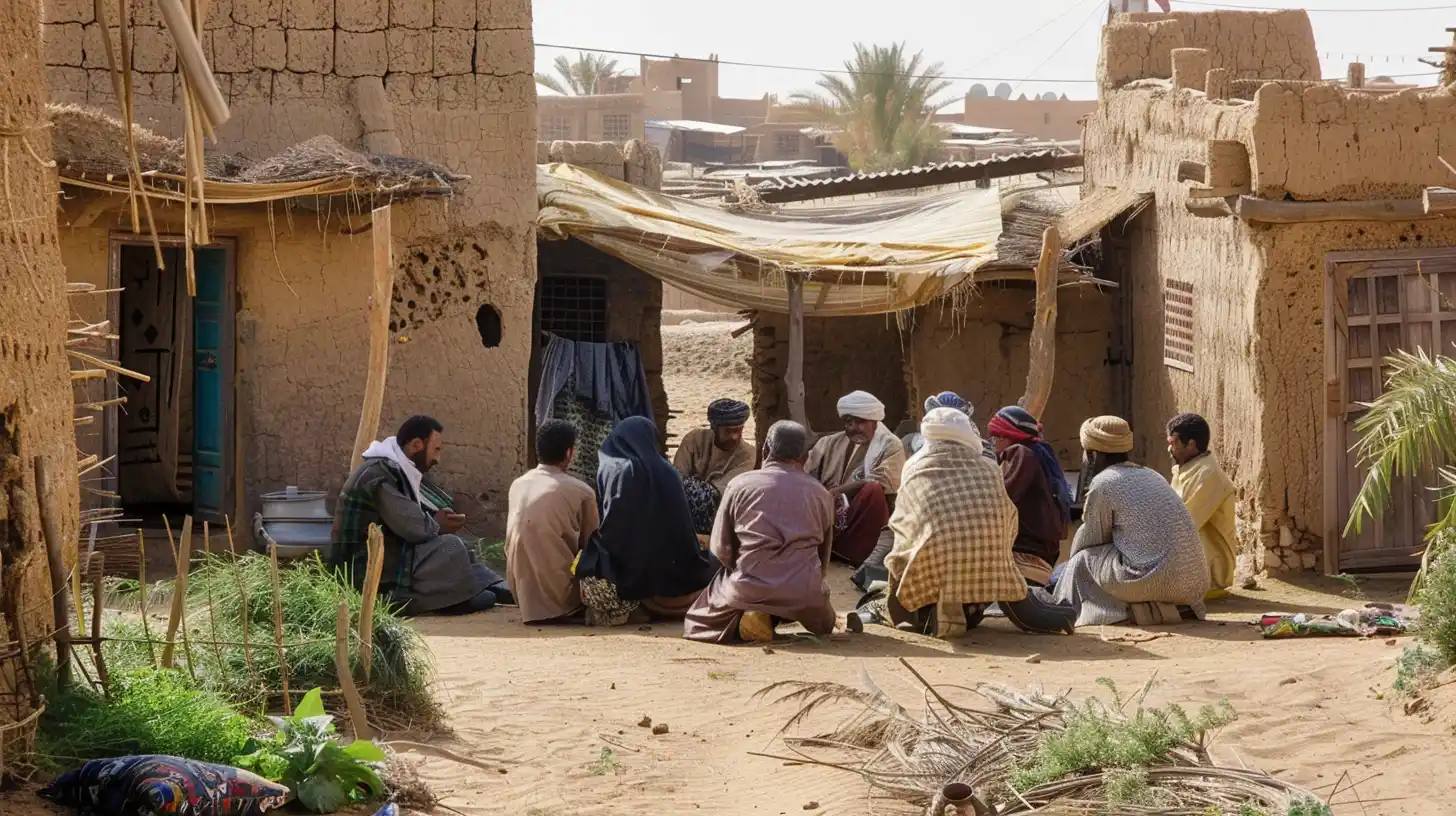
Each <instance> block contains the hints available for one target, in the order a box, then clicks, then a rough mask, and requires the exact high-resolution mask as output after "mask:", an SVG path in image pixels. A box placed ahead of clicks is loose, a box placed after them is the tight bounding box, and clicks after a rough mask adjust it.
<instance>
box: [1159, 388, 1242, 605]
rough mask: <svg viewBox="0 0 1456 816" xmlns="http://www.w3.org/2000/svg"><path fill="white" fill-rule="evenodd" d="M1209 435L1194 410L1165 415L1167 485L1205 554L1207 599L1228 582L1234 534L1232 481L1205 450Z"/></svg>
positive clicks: (1222, 590)
mask: <svg viewBox="0 0 1456 816" xmlns="http://www.w3.org/2000/svg"><path fill="white" fill-rule="evenodd" d="M1211 436H1212V434H1211V432H1210V431H1209V429H1208V422H1207V420H1205V419H1204V418H1203V417H1201V416H1199V415H1198V414H1179V415H1178V416H1175V417H1173V418H1172V419H1171V420H1169V421H1168V454H1169V455H1170V456H1172V457H1173V479H1172V483H1173V490H1174V491H1176V492H1177V493H1178V496H1179V498H1181V499H1183V504H1184V505H1185V506H1187V508H1188V513H1189V515H1191V516H1193V525H1194V526H1195V527H1197V528H1198V538H1199V539H1200V540H1201V541H1202V542H1203V555H1204V557H1205V558H1207V559H1208V572H1209V578H1210V588H1209V590H1208V599H1209V600H1211V599H1213V598H1220V597H1223V596H1224V595H1226V594H1228V588H1229V587H1231V586H1233V584H1234V563H1235V559H1236V557H1237V553H1238V550H1237V544H1235V542H1236V541H1238V539H1237V538H1235V537H1234V500H1235V495H1236V491H1235V490H1234V483H1233V481H1232V480H1230V479H1229V477H1228V476H1227V475H1226V474H1225V473H1224V472H1223V469H1222V468H1220V467H1219V466H1218V460H1217V459H1214V458H1213V454H1212V453H1210V452H1209V450H1208V442H1209V438H1210V437H1211Z"/></svg>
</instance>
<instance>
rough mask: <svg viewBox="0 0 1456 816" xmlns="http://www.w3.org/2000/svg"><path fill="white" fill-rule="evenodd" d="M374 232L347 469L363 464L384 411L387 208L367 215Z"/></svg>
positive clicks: (389, 295) (390, 282) (389, 279)
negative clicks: (358, 405)
mask: <svg viewBox="0 0 1456 816" xmlns="http://www.w3.org/2000/svg"><path fill="white" fill-rule="evenodd" d="M370 219H371V221H372V223H373V224H374V229H373V231H372V232H371V233H370V235H371V237H372V240H373V246H374V291H373V293H372V294H370V296H369V372H368V375H367V376H366V378H365V381H364V408H363V410H362V411H360V413H359V430H358V431H357V432H356V433H355V434H354V455H353V456H352V457H351V458H350V460H349V467H350V468H351V469H352V468H357V467H359V463H360V462H362V461H364V450H365V449H366V448H368V447H369V443H371V442H373V441H374V435H375V434H376V433H377V432H378V431H379V415H380V413H381V412H382V411H383V410H384V380H385V377H386V376H387V375H388V373H389V307H390V301H391V300H392V299H393V297H394V259H393V255H392V247H393V244H392V239H391V237H390V233H391V232H392V229H391V221H392V219H391V216H390V209H389V205H387V204H386V205H385V206H383V207H380V208H378V209H376V210H374V212H372V213H370Z"/></svg>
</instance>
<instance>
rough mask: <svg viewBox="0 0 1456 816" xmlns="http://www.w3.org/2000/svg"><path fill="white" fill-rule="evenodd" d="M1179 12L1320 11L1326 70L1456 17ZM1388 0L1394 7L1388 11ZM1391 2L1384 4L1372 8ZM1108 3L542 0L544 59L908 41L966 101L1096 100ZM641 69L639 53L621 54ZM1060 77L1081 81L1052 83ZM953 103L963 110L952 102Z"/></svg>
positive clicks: (747, 87)
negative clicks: (1049, 95) (989, 93)
mask: <svg viewBox="0 0 1456 816" xmlns="http://www.w3.org/2000/svg"><path fill="white" fill-rule="evenodd" d="M1172 4H1173V8H1174V10H1188V11H1195V10H1208V9H1209V8H1210V7H1213V6H1218V7H1224V8H1300V7H1302V6H1307V7H1309V8H1310V18H1311V19H1312V20H1313V22H1314V33H1315V40H1316V42H1317V43H1318V48H1319V50H1320V52H1321V54H1320V56H1321V59H1322V60H1323V62H1324V75H1325V76H1326V77H1336V76H1340V77H1342V76H1344V74H1345V66H1346V64H1348V63H1350V62H1354V61H1357V60H1358V61H1362V62H1364V63H1366V66H1367V67H1366V71H1367V75H1368V76H1370V77H1372V78H1373V77H1376V76H1380V75H1390V76H1401V75H1410V74H1417V73H1418V74H1419V75H1420V76H1419V78H1414V77H1413V78H1412V79H1411V80H1410V81H1422V82H1424V81H1427V80H1429V79H1430V77H1432V76H1434V71H1433V69H1431V68H1429V67H1427V66H1425V65H1422V64H1420V63H1419V62H1417V61H1416V58H1417V57H1429V56H1432V55H1430V54H1428V53H1427V51H1426V49H1427V48H1428V47H1429V46H1433V45H1449V44H1450V35H1449V34H1447V33H1446V30H1445V29H1446V27H1447V26H1456V2H1452V0H1445V1H1444V2H1443V0H1308V1H1307V2H1303V3H1301V2H1298V0H1207V1H1206V2H1199V3H1194V2H1191V0H1188V1H1187V2H1185V1H1184V0H1172ZM1382 7H1383V8H1382ZM1376 8H1381V10H1378V11H1372V10H1371V9H1376ZM1106 9H1107V0H1006V1H1004V2H1001V1H998V0H888V2H887V0H721V1H720V2H709V0H533V12H534V16H535V29H536V31H535V34H536V42H537V43H538V45H537V48H536V67H537V70H542V71H549V70H550V67H551V61H552V60H553V59H554V58H555V57H556V56H557V55H560V54H568V55H570V54H572V53H573V52H572V51H565V50H562V49H559V48H547V47H544V46H543V45H540V44H541V43H548V44H557V45H565V46H573V47H580V48H585V49H588V50H590V49H610V50H617V51H626V52H631V54H640V53H644V52H645V53H648V54H669V55H670V54H678V55H681V56H684V57H706V56H708V55H709V54H710V53H716V54H717V55H718V57H719V59H722V60H732V61H738V62H749V63H765V64H772V65H782V66H794V67H803V68H811V69H826V68H838V67H840V66H841V65H842V64H843V62H844V60H845V59H847V58H848V56H849V55H850V54H851V52H852V48H853V44H854V43H855V42H865V43H878V44H888V43H890V42H894V41H900V40H903V41H905V42H906V43H907V44H908V45H909V46H910V48H911V49H912V50H922V51H924V52H925V57H926V60H927V61H929V62H935V61H939V62H941V63H943V64H944V67H945V73H946V74H947V75H950V76H956V77H972V78H975V79H974V80H972V79H965V80H957V81H956V82H955V85H954V87H953V88H952V90H951V92H950V93H951V94H953V95H954V96H955V97H956V98H957V99H958V98H959V97H961V96H962V95H963V94H964V92H965V90H966V88H967V87H969V86H970V85H971V84H972V82H973V81H975V80H979V81H981V82H983V83H986V84H987V85H988V87H990V86H994V85H995V83H996V82H998V81H1000V80H1003V79H1004V80H1007V81H1010V83H1011V84H1012V86H1014V87H1015V88H1016V93H1017V94H1021V93H1025V94H1027V95H1028V96H1031V95H1033V94H1040V93H1044V92H1046V91H1054V92H1056V93H1058V94H1062V93H1065V94H1066V95H1067V96H1069V97H1071V98H1073V99H1090V98H1093V97H1094V96H1095V95H1096V94H1095V88H1094V86H1093V84H1092V82H1091V80H1092V78H1093V76H1094V74H1095V72H1096V67H1097V48H1098V42H1099V36H1100V35H1099V33H1098V30H1099V28H1100V26H1101V24H1102V23H1103V22H1105V20H1106V16H1107V12H1106ZM614 56H616V58H617V59H618V60H619V63H618V64H619V66H620V67H623V68H626V69H628V70H629V71H630V72H632V73H636V72H637V64H638V59H637V57H636V56H632V55H626V54H624V55H614ZM817 77H818V74H817V72H816V71H802V70H792V69H784V68H751V67H738V66H732V65H724V66H723V67H722V68H721V69H720V71H719V86H720V87H719V92H720V93H721V94H722V95H723V96H738V97H757V96H761V95H762V94H764V93H778V94H780V95H786V94H788V93H790V92H792V91H796V90H800V89H804V88H808V87H811V86H812V85H813V83H814V80H815V79H817ZM1052 80H1073V81H1064V82H1053V81H1052ZM947 110H960V105H959V104H956V105H952V106H950V107H948V108H947Z"/></svg>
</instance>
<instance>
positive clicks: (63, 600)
mask: <svg viewBox="0 0 1456 816" xmlns="http://www.w3.org/2000/svg"><path fill="white" fill-rule="evenodd" d="M34 467H35V501H36V505H37V507H39V508H40V528H41V534H42V535H44V536H45V547H46V560H47V562H49V564H50V571H51V614H53V615H55V618H56V636H55V637H56V681H57V682H58V683H59V684H60V685H61V687H62V688H64V687H66V686H69V685H70V684H71V586H70V583H69V582H68V581H67V580H66V558H65V553H64V552H63V551H62V549H61V548H62V546H64V545H63V542H62V541H61V530H60V519H58V518H56V513H55V508H54V507H52V506H51V503H50V499H49V496H50V463H49V462H47V461H46V459H45V457H43V456H37V457H35V463H34ZM19 608H20V604H16V609H17V610H19ZM21 614H23V613H21ZM16 618H17V620H18V619H19V618H20V614H17V615H16ZM24 662H25V663H26V665H29V659H28V658H27V659H26V660H25V661H24Z"/></svg>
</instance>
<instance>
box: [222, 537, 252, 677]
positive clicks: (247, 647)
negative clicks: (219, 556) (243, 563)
mask: <svg viewBox="0 0 1456 816" xmlns="http://www.w3.org/2000/svg"><path fill="white" fill-rule="evenodd" d="M223 521H225V522H226V523H227V536H228V552H230V553H233V555H234V556H235V557H234V558H233V564H232V567H233V569H232V572H233V581H234V582H235V583H236V584H237V585H238V605H239V606H241V607H242V621H243V665H245V666H247V667H248V679H249V680H252V679H253V678H255V677H257V676H258V675H257V672H256V671H254V669H253V646H252V644H250V643H249V642H248V625H249V623H250V618H249V612H248V590H247V588H246V587H244V586H243V570H242V568H241V567H239V566H238V559H237V558H236V555H237V552H238V550H237V545H236V544H235V543H234V542H233V522H232V519H231V518H229V517H227V516H224V517H223Z"/></svg>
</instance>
